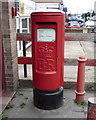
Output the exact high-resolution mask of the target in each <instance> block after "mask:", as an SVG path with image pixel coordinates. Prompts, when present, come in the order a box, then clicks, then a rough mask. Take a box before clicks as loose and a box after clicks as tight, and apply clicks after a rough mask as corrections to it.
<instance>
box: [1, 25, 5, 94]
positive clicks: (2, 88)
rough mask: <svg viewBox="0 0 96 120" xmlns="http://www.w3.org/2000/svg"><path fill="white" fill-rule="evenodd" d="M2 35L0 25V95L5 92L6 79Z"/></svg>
mask: <svg viewBox="0 0 96 120" xmlns="http://www.w3.org/2000/svg"><path fill="white" fill-rule="evenodd" d="M2 48H3V47H2V35H1V27H0V96H1V95H2V94H3V93H4V92H5V81H4V58H3V50H2Z"/></svg>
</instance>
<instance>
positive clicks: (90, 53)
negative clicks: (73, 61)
mask: <svg viewBox="0 0 96 120" xmlns="http://www.w3.org/2000/svg"><path fill="white" fill-rule="evenodd" d="M80 44H81V46H82V49H83V50H84V53H85V56H86V57H87V59H94V57H95V55H96V51H95V49H94V48H95V47H96V43H94V41H80Z"/></svg>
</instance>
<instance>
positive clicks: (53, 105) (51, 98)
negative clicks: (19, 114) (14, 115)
mask: <svg viewBox="0 0 96 120" xmlns="http://www.w3.org/2000/svg"><path fill="white" fill-rule="evenodd" d="M33 102H34V105H35V106H36V107H37V108H39V109H44V110H52V109H57V108H59V107H61V106H62V105H63V87H61V88H59V89H57V90H55V91H51V92H45V91H42V90H39V89H36V88H34V89H33Z"/></svg>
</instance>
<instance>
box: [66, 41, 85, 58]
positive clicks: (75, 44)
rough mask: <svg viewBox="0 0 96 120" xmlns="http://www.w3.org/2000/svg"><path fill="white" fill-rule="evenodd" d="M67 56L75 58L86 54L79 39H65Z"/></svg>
mask: <svg viewBox="0 0 96 120" xmlns="http://www.w3.org/2000/svg"><path fill="white" fill-rule="evenodd" d="M64 53H65V55H64V56H65V58H69V59H70V58H75V59H77V58H78V57H79V56H84V55H85V54H84V51H83V49H82V46H81V45H80V42H79V41H65V51H64Z"/></svg>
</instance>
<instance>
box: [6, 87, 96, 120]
mask: <svg viewBox="0 0 96 120" xmlns="http://www.w3.org/2000/svg"><path fill="white" fill-rule="evenodd" d="M18 92H19V93H22V94H23V95H22V96H18V95H16V97H15V98H14V99H13V100H12V101H11V104H14V105H15V107H13V108H11V109H9V110H7V109H6V110H5V111H4V114H7V116H8V118H86V115H87V114H86V113H87V106H83V107H82V106H77V105H76V104H75V103H74V99H75V91H74V90H68V89H64V105H63V106H62V107H61V108H59V109H55V110H40V109H38V108H36V107H35V106H34V105H33V93H32V89H27V90H26V89H25V90H24V89H23V90H19V91H18ZM17 94H18V93H17ZM92 96H94V93H93V92H86V94H85V100H86V101H88V98H89V97H92ZM25 97H28V99H27V100H26V99H25ZM21 102H24V103H25V104H26V105H25V106H24V108H22V109H21V108H20V107H19V105H20V103H21Z"/></svg>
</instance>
